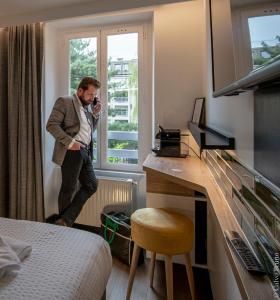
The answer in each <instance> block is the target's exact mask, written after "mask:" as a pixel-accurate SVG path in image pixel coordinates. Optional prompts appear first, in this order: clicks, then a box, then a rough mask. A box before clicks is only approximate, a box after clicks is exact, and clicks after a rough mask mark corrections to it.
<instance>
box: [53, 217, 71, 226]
mask: <svg viewBox="0 0 280 300" xmlns="http://www.w3.org/2000/svg"><path fill="white" fill-rule="evenodd" d="M55 225H59V226H66V227H67V226H68V225H67V223H66V222H65V221H64V220H63V219H62V218H60V219H58V220H56V221H55Z"/></svg>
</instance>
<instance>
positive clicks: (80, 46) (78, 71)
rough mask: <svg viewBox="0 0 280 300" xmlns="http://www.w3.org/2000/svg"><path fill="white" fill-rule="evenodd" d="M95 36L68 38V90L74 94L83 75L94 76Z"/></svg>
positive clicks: (95, 155) (94, 156)
mask: <svg viewBox="0 0 280 300" xmlns="http://www.w3.org/2000/svg"><path fill="white" fill-rule="evenodd" d="M96 54H97V38H96V37H90V38H79V39H71V40H69V66H70V67H69V71H70V72H69V92H70V94H71V95H72V94H74V93H75V92H76V90H77V87H78V85H79V82H80V80H81V79H82V78H83V77H85V76H92V77H96V74H97V73H96V70H97V61H96ZM96 139H97V134H96V131H95V132H94V135H93V148H94V149H93V161H94V162H96V159H97V149H96Z"/></svg>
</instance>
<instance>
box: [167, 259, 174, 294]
mask: <svg viewBox="0 0 280 300" xmlns="http://www.w3.org/2000/svg"><path fill="white" fill-rule="evenodd" d="M165 276H166V287H167V300H173V269H172V256H171V255H166V256H165Z"/></svg>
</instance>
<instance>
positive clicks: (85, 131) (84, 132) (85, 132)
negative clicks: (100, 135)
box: [68, 94, 91, 149]
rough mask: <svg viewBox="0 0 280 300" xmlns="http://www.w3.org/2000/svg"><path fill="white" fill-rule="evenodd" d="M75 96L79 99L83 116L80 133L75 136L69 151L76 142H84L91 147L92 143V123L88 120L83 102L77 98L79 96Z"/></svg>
mask: <svg viewBox="0 0 280 300" xmlns="http://www.w3.org/2000/svg"><path fill="white" fill-rule="evenodd" d="M75 96H76V98H77V99H78V101H79V104H80V115H81V122H80V131H79V132H78V133H77V134H76V135H75V136H74V139H73V140H72V142H71V143H70V145H69V146H68V149H70V148H71V147H72V146H73V144H74V143H75V142H76V141H80V142H83V143H84V144H85V145H89V143H90V141H91V126H90V121H89V120H88V119H87V116H86V113H85V110H86V108H84V107H83V105H82V102H81V100H80V99H79V97H78V96H77V94H76V95H75Z"/></svg>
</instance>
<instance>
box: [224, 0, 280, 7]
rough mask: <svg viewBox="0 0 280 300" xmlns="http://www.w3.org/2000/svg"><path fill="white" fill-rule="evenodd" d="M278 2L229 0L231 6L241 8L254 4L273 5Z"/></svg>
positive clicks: (268, 0)
mask: <svg viewBox="0 0 280 300" xmlns="http://www.w3.org/2000/svg"><path fill="white" fill-rule="evenodd" d="M275 2H278V3H279V0H230V3H231V6H233V7H241V6H250V5H255V4H266V3H275Z"/></svg>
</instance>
